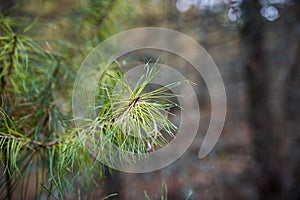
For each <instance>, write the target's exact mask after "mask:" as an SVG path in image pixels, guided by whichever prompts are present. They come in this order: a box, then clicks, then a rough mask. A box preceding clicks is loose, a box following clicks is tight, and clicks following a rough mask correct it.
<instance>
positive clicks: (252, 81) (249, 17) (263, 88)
mask: <svg viewBox="0 0 300 200" xmlns="http://www.w3.org/2000/svg"><path fill="white" fill-rule="evenodd" d="M242 6H243V7H242V8H243V15H244V17H245V25H244V27H243V28H242V30H241V37H242V40H243V42H244V46H245V49H246V54H247V55H246V62H245V67H246V74H245V78H246V80H247V82H248V101H249V107H248V117H249V118H248V120H249V127H250V131H251V136H252V144H253V151H254V152H253V153H254V161H255V166H254V170H253V172H254V176H253V178H254V181H255V184H256V186H257V190H258V196H259V199H263V200H276V199H284V196H285V192H284V186H283V185H282V184H283V182H282V177H281V172H282V171H281V169H282V164H281V150H280V147H281V139H280V138H281V133H280V131H278V130H274V123H275V120H274V118H273V113H272V109H271V108H270V104H269V102H270V93H269V84H271V83H270V74H269V68H268V67H267V63H266V60H265V58H264V55H265V54H264V49H263V45H264V38H263V36H264V34H263V33H264V23H265V22H264V20H263V19H262V17H261V15H260V8H261V6H260V3H259V1H258V0H255V1H250V0H248V1H244V3H243V5H242Z"/></svg>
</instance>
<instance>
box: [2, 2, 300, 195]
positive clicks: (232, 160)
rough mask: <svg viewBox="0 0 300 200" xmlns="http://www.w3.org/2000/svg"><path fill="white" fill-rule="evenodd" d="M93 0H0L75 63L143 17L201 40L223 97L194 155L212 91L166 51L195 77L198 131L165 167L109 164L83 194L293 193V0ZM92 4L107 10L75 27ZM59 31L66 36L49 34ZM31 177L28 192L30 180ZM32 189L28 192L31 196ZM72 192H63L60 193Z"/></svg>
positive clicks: (296, 69)
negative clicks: (90, 23) (221, 109)
mask: <svg viewBox="0 0 300 200" xmlns="http://www.w3.org/2000/svg"><path fill="white" fill-rule="evenodd" d="M98 2H100V1H96V0H93V1H87V0H74V1H72V0H51V1H50V0H49V1H47V0H26V1H21V0H9V1H8V0H2V1H0V8H1V10H2V12H10V13H9V14H10V15H12V16H14V17H15V19H17V22H18V23H23V22H24V21H30V20H33V19H37V22H36V24H37V25H36V27H37V28H36V29H35V32H36V34H38V35H41V36H43V37H46V38H49V44H48V45H47V44H46V45H45V48H48V49H50V50H51V49H55V51H58V52H61V54H63V53H65V52H67V51H68V54H69V55H70V54H71V55H72V53H74V52H72V53H70V47H69V46H70V45H73V46H75V47H76V49H79V50H78V52H75V53H74V55H76V56H73V58H72V60H71V61H66V62H65V64H66V65H68V66H71V68H72V69H73V70H74V72H75V73H76V69H78V68H79V66H80V63H81V62H82V60H83V59H84V58H85V56H86V55H87V54H88V52H89V51H90V50H91V49H92V48H93V47H95V46H96V45H97V44H98V43H99V42H101V41H103V40H104V39H105V38H108V37H109V36H111V35H112V34H115V33H118V32H121V31H123V30H127V29H131V28H136V27H145V26H155V27H165V28H170V29H173V30H177V31H180V32H182V33H184V34H186V35H188V36H190V37H192V38H193V39H194V40H196V41H198V42H199V43H200V44H201V45H202V46H203V47H204V48H205V49H206V50H207V52H208V53H209V54H210V55H211V57H212V59H213V60H214V61H215V63H216V64H217V66H218V68H219V71H220V73H221V75H222V78H223V80H224V84H225V88H226V94H227V101H228V105H227V117H226V122H225V126H224V129H223V132H222V134H221V137H220V139H219V141H218V143H217V144H216V146H215V147H214V149H213V151H212V152H211V153H210V154H209V155H208V156H207V157H206V158H204V159H199V158H198V151H199V149H200V146H201V143H202V140H203V137H204V136H205V133H206V130H207V128H208V124H209V120H210V98H209V94H208V91H207V88H206V85H205V83H204V82H203V80H202V78H201V76H200V75H199V74H196V73H195V71H194V69H193V68H192V67H191V66H190V65H189V64H188V63H186V62H185V61H183V60H182V59H180V58H176V56H174V55H173V56H165V59H166V60H167V64H168V65H169V66H172V65H174V66H175V65H176V66H177V68H178V70H181V71H184V73H185V74H186V76H187V77H189V79H190V80H191V81H193V82H195V83H196V86H195V87H194V90H195V92H196V94H197V97H198V100H199V106H200V109H201V121H200V122H199V123H200V128H199V133H198V135H197V137H196V139H195V141H194V142H193V144H192V145H191V147H190V148H189V149H188V151H187V152H185V153H184V155H183V156H182V157H181V158H180V159H178V160H177V161H176V162H174V163H173V164H172V165H170V166H168V167H166V168H164V169H161V170H158V171H155V172H151V173H145V174H129V173H123V172H122V173H121V172H117V171H113V174H112V175H109V174H108V175H107V178H106V179H104V180H97V182H98V186H97V187H96V186H95V187H93V188H92V189H90V190H91V191H82V192H81V196H82V198H83V199H85V198H88V197H90V196H91V193H93V194H94V196H93V199H100V197H102V196H103V195H107V194H111V193H118V196H116V197H112V199H126V200H130V199H145V195H144V191H146V192H147V194H148V195H149V197H150V198H151V199H155V198H158V199H160V197H161V194H164V193H166V189H165V187H164V184H165V185H166V187H167V193H168V195H167V196H168V199H174V200H175V199H185V198H187V197H189V199H193V200H194V199H195V200H196V199H205V200H206V199H207V200H210V199H224V200H226V199H240V200H244V199H245V200H246V199H247V200H252V199H272V200H276V199H295V200H296V199H300V170H299V169H300V125H299V124H300V115H299V114H300V1H296V0H163V1H160V0H125V1H120V0H119V1H114V0H111V1H105V2H106V4H105V6H103V4H99V5H98V4H97V3H98ZM91 5H92V6H94V8H97V5H98V6H99V7H98V8H97V9H98V11H99V13H100V11H101V13H103V12H102V11H103V10H105V12H104V13H106V14H105V15H103V16H102V17H100V18H99V16H98V15H97V9H96V11H95V12H94V13H93V14H92V15H88V17H90V18H91V19H94V18H95V19H96V18H97V20H98V21H97V22H96V23H94V24H95V26H94V27H88V28H85V29H83V28H82V27H81V28H80V29H79V28H78V27H77V29H76V24H78V23H80V20H81V18H82V13H83V12H84V10H85V9H86V8H88V7H89V6H91ZM101 9H102V10H101ZM11 10H12V11H11ZM103 24H105V25H103ZM74 27H75V28H74ZM58 37H59V38H62V41H67V42H65V43H63V42H61V43H55V44H54V43H52V39H53V38H58ZM82 38H83V39H82ZM83 40H84V41H85V42H84V43H82V42H81V41H83ZM68 45H69V46H68ZM164 53H165V52H157V51H150V50H149V51H146V52H140V54H139V56H138V57H136V58H135V59H133V60H134V61H133V62H132V63H134V62H136V63H145V61H148V60H149V58H154V59H152V60H153V61H155V58H156V57H157V56H160V55H164ZM132 63H130V62H127V65H130V64H132ZM125 64H126V63H124V65H125ZM62 73H63V72H62ZM61 81H65V82H63V83H64V87H68V88H69V89H62V88H55V93H56V94H57V95H56V98H57V99H56V101H57V102H59V104H60V110H61V111H63V112H70V99H69V98H70V91H71V90H72V82H71V81H70V82H68V81H67V80H65V79H64V78H63V76H62V79H61ZM198 114H199V113H191V116H192V115H198ZM31 187H32V193H34V187H35V186H34V185H32V186H29V188H31ZM15 195H16V194H15ZM31 195H33V194H31V193H30V192H28V194H27V196H28V199H30V197H32V196H31ZM77 196H78V194H73V193H70V194H68V196H67V199H77ZM15 198H17V195H16V196H15Z"/></svg>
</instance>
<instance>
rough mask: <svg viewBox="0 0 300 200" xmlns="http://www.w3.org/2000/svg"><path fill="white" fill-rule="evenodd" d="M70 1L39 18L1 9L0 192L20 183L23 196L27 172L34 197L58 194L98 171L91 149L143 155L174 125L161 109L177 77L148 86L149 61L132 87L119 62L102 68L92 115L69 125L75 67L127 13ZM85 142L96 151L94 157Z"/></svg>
mask: <svg viewBox="0 0 300 200" xmlns="http://www.w3.org/2000/svg"><path fill="white" fill-rule="evenodd" d="M21 5H22V4H21ZM74 7H75V8H76V9H75V11H74V10H73V11H70V13H67V14H65V15H63V16H61V18H58V19H57V18H56V20H53V21H49V22H47V23H46V25H45V21H44V19H43V17H42V16H40V17H38V18H32V17H31V16H30V15H29V16H27V15H26V16H24V17H23V18H22V23H21V21H18V18H17V17H14V16H4V15H0V161H1V165H2V166H3V175H4V176H1V178H0V194H1V195H0V197H1V198H2V197H3V198H8V199H9V198H11V197H12V192H13V191H14V189H15V188H16V187H20V186H21V188H22V191H21V194H20V195H21V198H25V197H26V193H27V190H28V187H29V183H30V182H31V177H33V176H34V177H35V178H36V180H35V181H34V182H35V184H36V187H35V188H36V198H41V197H42V196H44V195H46V196H48V197H50V196H52V197H54V198H58V199H61V198H64V197H65V194H66V192H67V191H70V190H74V189H75V188H74V187H75V186H74V184H75V183H76V182H78V181H80V182H81V183H83V185H85V186H87V187H89V186H90V185H91V183H92V182H95V181H94V180H95V174H97V175H98V178H100V179H102V178H104V166H103V165H102V164H101V163H100V162H98V161H97V156H102V157H103V159H105V160H108V161H109V160H112V159H111V158H112V157H113V156H114V155H113V152H111V151H109V150H110V149H107V148H106V147H107V145H108V144H110V143H112V144H115V145H117V146H118V147H119V148H121V149H122V150H124V151H125V152H135V153H138V154H140V155H141V156H143V155H145V153H147V152H149V151H154V150H155V148H156V147H157V148H159V147H161V146H163V145H165V144H166V143H167V140H166V139H165V136H166V135H169V136H173V132H174V131H176V126H175V125H174V124H173V123H172V122H171V121H169V120H168V117H167V116H168V115H170V114H171V113H170V111H169V110H170V109H171V108H172V107H175V106H177V105H176V104H175V103H174V102H172V101H171V100H170V98H177V96H176V95H174V94H173V93H171V92H169V90H170V89H171V88H173V87H176V86H177V85H178V84H179V83H174V84H170V85H168V86H166V87H159V88H157V89H154V90H152V91H148V86H149V83H150V82H151V80H152V79H153V78H154V77H155V76H156V75H157V74H158V73H159V67H158V66H154V67H152V68H151V67H149V65H148V64H146V65H145V67H144V69H143V71H142V73H141V78H140V80H139V81H138V82H137V84H136V85H135V86H134V88H131V86H130V80H127V78H126V77H125V73H124V71H123V69H122V68H121V67H120V66H119V67H112V69H111V70H109V71H107V72H106V73H105V74H104V75H103V77H101V79H100V82H99V87H98V93H97V94H98V95H97V96H96V99H95V101H96V103H97V107H96V108H95V109H96V111H97V112H98V115H97V118H96V119H92V120H87V119H81V120H84V121H86V123H84V125H83V126H82V127H75V126H74V122H73V119H72V117H71V112H70V103H69V102H70V99H71V95H70V94H71V91H72V87H73V83H74V81H75V75H76V70H77V68H78V66H80V63H81V62H82V60H83V57H84V56H85V55H87V53H89V51H90V50H91V49H92V48H93V47H94V46H95V45H97V44H98V43H99V42H101V41H103V40H104V39H106V38H107V37H108V36H110V35H111V34H114V33H116V32H118V31H120V30H122V27H123V25H122V23H123V24H125V23H124V21H126V20H128V19H127V18H126V17H124V16H127V15H126V13H128V12H131V10H130V7H128V5H127V4H126V2H125V1H120V0H118V1H117V0H112V1H95V0H90V1H87V4H86V5H85V6H81V7H80V6H79V5H77V7H76V5H75V6H74ZM19 9H21V8H19ZM120 18H121V19H122V20H124V21H120V20H119V19H120ZM117 19H118V20H117ZM53 27H55V28H53ZM70 30H72V31H70ZM79 33H80V34H79ZM69 38H71V40H70V39H69ZM87 144H88V145H87ZM89 148H95V149H97V150H99V149H102V151H103V152H101V153H100V154H99V155H96V156H94V157H93V156H92V155H91V153H90V151H89ZM98 158H99V157H98ZM78 191H79V192H78V193H80V190H78ZM109 197H110V196H107V197H105V198H109Z"/></svg>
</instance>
